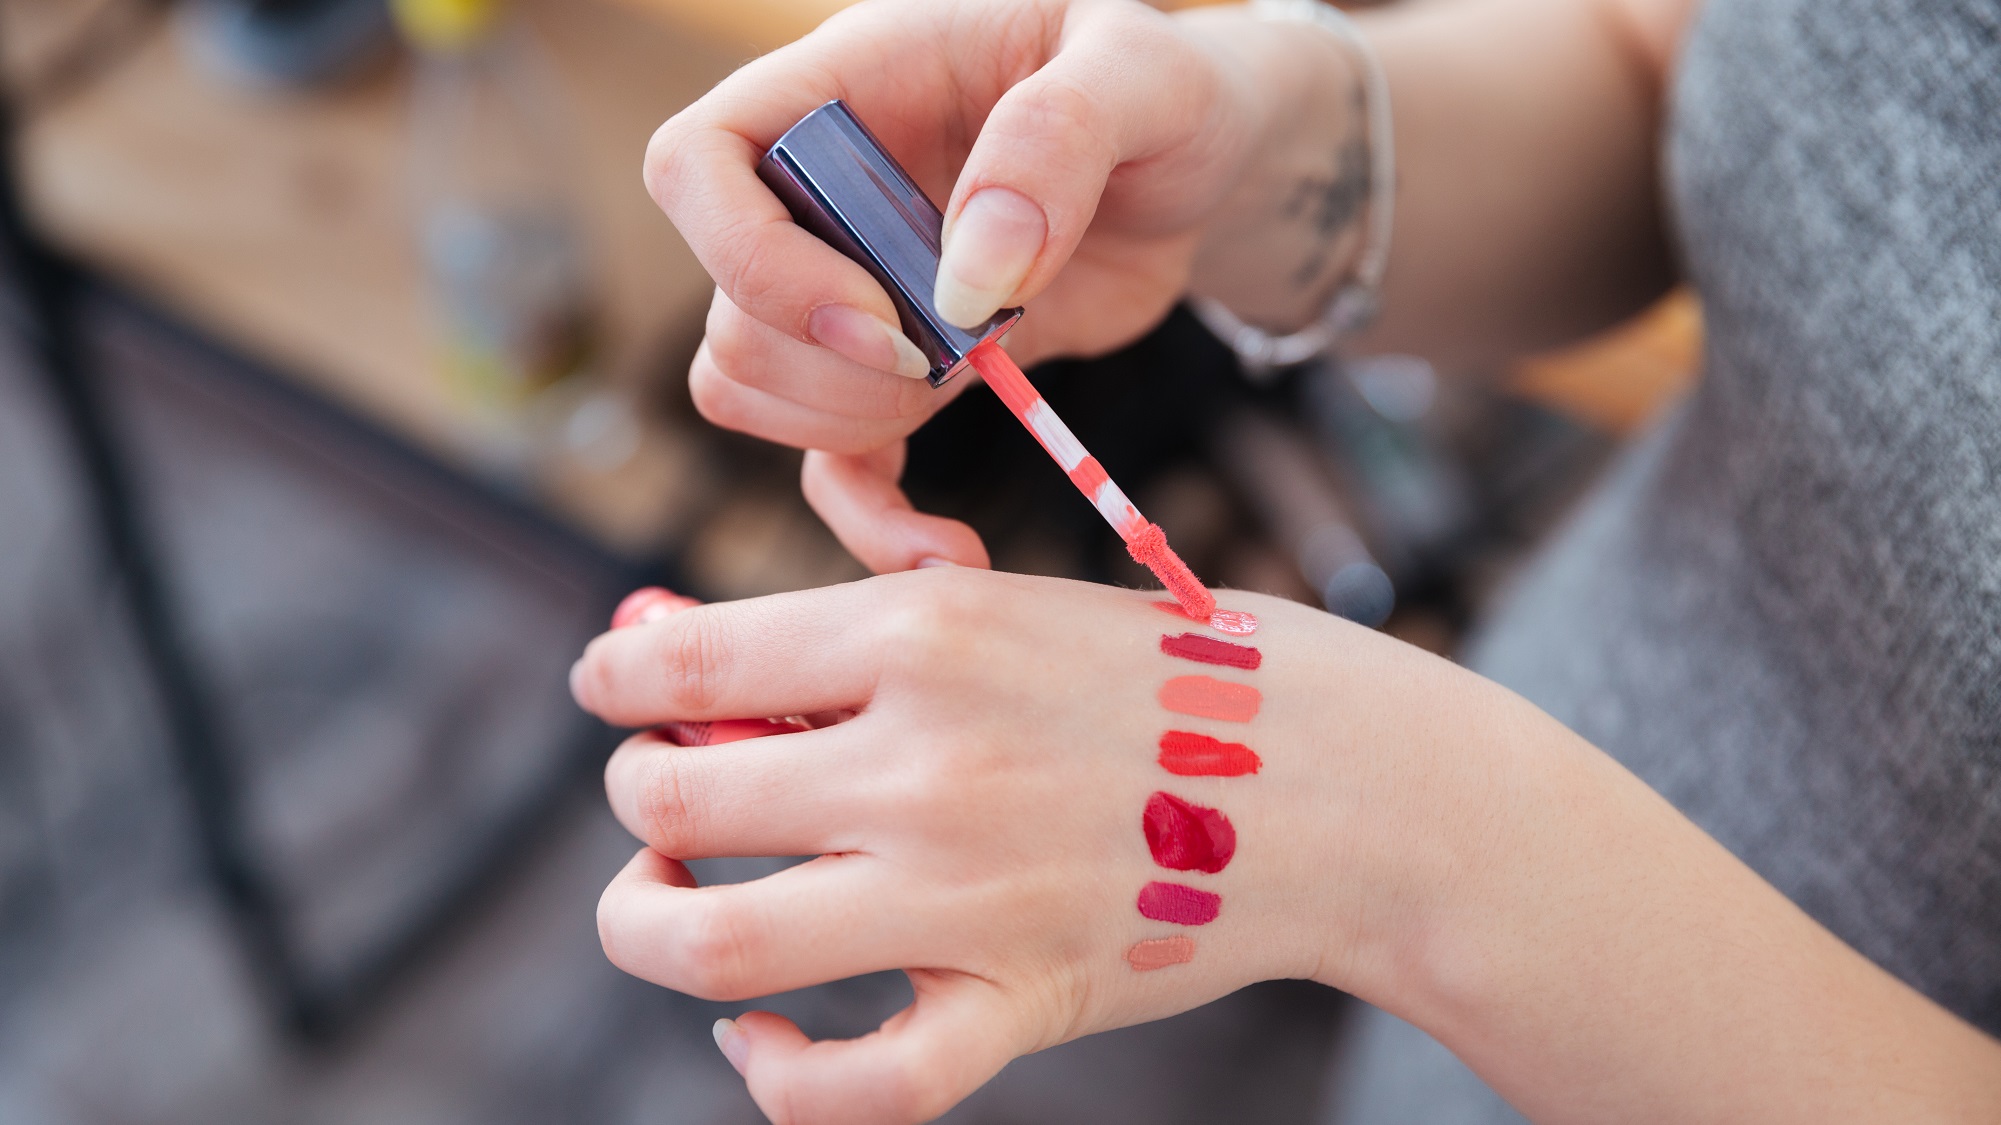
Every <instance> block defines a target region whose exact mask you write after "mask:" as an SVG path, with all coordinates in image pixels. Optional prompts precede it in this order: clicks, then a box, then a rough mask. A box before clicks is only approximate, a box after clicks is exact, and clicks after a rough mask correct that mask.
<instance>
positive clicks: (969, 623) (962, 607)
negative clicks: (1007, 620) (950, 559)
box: [878, 567, 998, 665]
mask: <svg viewBox="0 0 2001 1125" xmlns="http://www.w3.org/2000/svg"><path fill="white" fill-rule="evenodd" d="M919 579H920V580H919V581H915V582H907V583H905V585H904V588H903V589H902V590H901V591H900V592H899V596H898V597H897V598H896V600H895V603H894V605H893V607H892V608H891V609H889V610H888V611H887V612H885V613H884V614H882V616H881V617H880V618H878V622H879V628H880V630H881V635H880V638H879V639H880V640H881V641H882V642H884V643H885V644H887V645H888V646H890V651H892V652H903V653H907V654H909V655H911V656H913V657H916V658H917V659H918V660H919V661H921V662H923V663H925V664H927V665H928V664H931V663H933V662H935V661H936V660H937V659H938V658H940V657H943V656H945V655H947V654H949V653H950V652H952V651H954V650H956V649H957V648H958V647H959V646H960V645H962V644H964V642H965V638H967V637H976V636H982V635H984V633H983V632H982V631H983V630H986V629H990V628H991V627H992V626H993V625H994V624H995V616H996V609H997V608H998V607H996V605H995V604H994V601H995V599H994V597H993V596H992V593H991V592H990V591H989V590H988V589H986V585H987V584H986V583H984V582H981V581H979V580H978V576H977V575H976V574H973V573H972V572H967V573H960V572H957V571H955V570H953V569H952V568H949V567H941V568H939V569H938V570H937V571H936V572H935V573H932V574H924V575H921V576H919Z"/></svg>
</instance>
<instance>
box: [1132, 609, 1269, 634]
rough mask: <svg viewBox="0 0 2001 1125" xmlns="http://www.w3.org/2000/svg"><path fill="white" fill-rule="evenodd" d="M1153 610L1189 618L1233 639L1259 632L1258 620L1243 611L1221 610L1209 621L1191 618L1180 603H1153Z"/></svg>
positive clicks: (1212, 614)
mask: <svg viewBox="0 0 2001 1125" xmlns="http://www.w3.org/2000/svg"><path fill="white" fill-rule="evenodd" d="M1151 604H1152V605H1153V608H1155V609H1157V610H1160V611H1161V612H1163V613H1171V614H1173V615H1174V616H1176V617H1187V618H1188V619H1189V620H1190V621H1194V622H1197V623H1199V624H1203V625H1207V626H1208V627H1210V628H1211V629H1214V630H1216V631H1217V632H1218V633H1228V634H1230V635H1231V636H1233V637H1248V636H1250V635H1251V634H1252V633H1255V632H1257V631H1258V619H1257V617H1256V616H1255V615H1254V614H1251V613H1248V612H1246V611H1244V610H1241V609H1219V610H1217V611H1216V612H1214V613H1211V614H1210V615H1209V617H1208V619H1207V620H1204V619H1202V618H1200V617H1190V616H1189V614H1188V611H1187V610H1185V609H1182V608H1181V605H1180V603H1178V602H1153V603H1151Z"/></svg>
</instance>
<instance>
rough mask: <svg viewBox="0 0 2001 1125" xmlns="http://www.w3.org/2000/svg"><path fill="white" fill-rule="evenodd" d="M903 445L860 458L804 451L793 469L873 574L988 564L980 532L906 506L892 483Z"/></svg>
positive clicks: (812, 499)
mask: <svg viewBox="0 0 2001 1125" xmlns="http://www.w3.org/2000/svg"><path fill="white" fill-rule="evenodd" d="M906 448H907V447H906V446H905V445H904V443H903V442H897V443H896V444H895V445H891V446H886V447H884V448H882V449H879V450H876V451H875V452H874V453H866V454H860V455H854V454H843V453H827V452H824V451H820V450H809V451H808V452H807V454H806V461H805V464H804V465H802V466H801V468H800V470H799V485H800V489H801V491H803V492H804V493H805V494H806V503H808V504H810V505H812V506H813V510H814V511H815V512H817V513H819V515H820V518H821V519H822V520H824V521H826V524H827V526H828V527H829V528H830V529H832V531H833V533H834V537H835V538H836V539H839V540H840V541H841V546H843V547H846V548H847V549H848V551H849V553H850V554H853V555H854V556H855V558H857V559H860V560H861V563H862V565H863V566H866V567H868V568H869V569H870V570H872V571H874V572H875V573H877V574H887V573H890V572H892V571H898V570H912V569H915V568H917V567H920V566H938V565H940V564H944V563H951V564H953V565H955V566H973V567H979V568H981V569H982V570H984V569H987V568H988V567H991V566H992V565H993V564H992V562H991V561H990V560H989V559H988V557H987V547H986V544H984V543H982V542H980V534H979V532H977V531H974V530H973V529H972V528H971V527H970V526H968V525H966V524H963V523H961V522H959V521H958V520H954V519H946V518H945V517H943V516H933V515H927V514H925V513H923V512H920V511H918V510H917V509H916V508H914V507H912V506H911V503H910V498H909V497H907V496H905V495H904V494H903V489H902V487H900V486H899V485H898V484H897V481H898V480H899V479H901V477H902V476H903V460H904V452H905V449H906Z"/></svg>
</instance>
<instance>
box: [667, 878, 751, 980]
mask: <svg viewBox="0 0 2001 1125" xmlns="http://www.w3.org/2000/svg"><path fill="white" fill-rule="evenodd" d="M753 931H754V926H753V924H752V922H751V920H750V917H749V915H748V914H747V913H746V912H745V911H744V910H743V909H742V908H740V907H737V906H733V905H730V904H727V903H724V902H720V901H710V902H707V903H704V904H702V905H701V906H699V907H696V908H694V909H692V910H690V911H689V914H688V917H687V919H686V921H685V923H684V928H683V931H682V933H681V935H680V940H679V942H678V943H677V945H678V948H677V950H676V952H677V955H678V956H677V957H676V960H677V962H678V964H679V969H680V973H679V975H680V978H681V979H680V986H681V991H683V992H686V993H688V994H689V995H691V996H697V997H700V998H702V999H704V1000H741V999H743V998H745V997H747V996H752V995H755V994H756V989H755V988H754V987H752V981H751V969H752V962H753V955H754V952H755V946H754V940H755V939H754V936H753Z"/></svg>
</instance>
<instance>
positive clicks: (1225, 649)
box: [1160, 633, 1265, 671]
mask: <svg viewBox="0 0 2001 1125" xmlns="http://www.w3.org/2000/svg"><path fill="white" fill-rule="evenodd" d="M1160 651H1162V652H1164V653H1166V654H1167V655H1169V656H1178V657H1180V658H1181V659H1183V660H1193V661H1196V662H1198V663H1201V664H1221V665H1223V666H1224V667H1226V668H1242V669H1244V670H1246V671H1249V670H1250V669H1252V668H1256V667H1257V666H1258V665H1260V664H1263V663H1264V662H1265V658H1264V654H1263V653H1261V652H1259V651H1258V650H1257V649H1254V648H1252V647H1250V646H1249V645H1233V644H1231V643H1230V642H1228V641H1219V640H1217V639H1216V638H1214V637H1205V636H1202V635H1201V634H1200V633H1183V634H1181V635H1180V636H1178V637H1168V636H1163V637H1161V638H1160Z"/></svg>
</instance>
